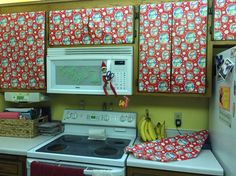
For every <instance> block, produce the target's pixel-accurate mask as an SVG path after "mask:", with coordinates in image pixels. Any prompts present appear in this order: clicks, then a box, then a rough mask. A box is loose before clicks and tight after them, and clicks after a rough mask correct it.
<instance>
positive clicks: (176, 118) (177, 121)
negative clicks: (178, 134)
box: [174, 112, 182, 128]
mask: <svg viewBox="0 0 236 176" xmlns="http://www.w3.org/2000/svg"><path fill="white" fill-rule="evenodd" d="M174 122H175V126H176V127H177V128H178V127H181V125H182V112H175V113H174Z"/></svg>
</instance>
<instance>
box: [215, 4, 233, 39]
mask: <svg viewBox="0 0 236 176" xmlns="http://www.w3.org/2000/svg"><path fill="white" fill-rule="evenodd" d="M235 16H236V0H214V40H236V18H235Z"/></svg>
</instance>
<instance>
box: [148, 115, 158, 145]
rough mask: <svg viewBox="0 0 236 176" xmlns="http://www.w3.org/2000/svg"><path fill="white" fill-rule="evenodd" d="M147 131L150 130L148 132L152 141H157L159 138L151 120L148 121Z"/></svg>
mask: <svg viewBox="0 0 236 176" xmlns="http://www.w3.org/2000/svg"><path fill="white" fill-rule="evenodd" d="M147 130H148V131H147V132H148V134H149V135H150V137H151V139H152V141H154V140H156V138H157V136H156V133H155V130H154V126H153V123H152V121H151V119H149V120H148V126H147Z"/></svg>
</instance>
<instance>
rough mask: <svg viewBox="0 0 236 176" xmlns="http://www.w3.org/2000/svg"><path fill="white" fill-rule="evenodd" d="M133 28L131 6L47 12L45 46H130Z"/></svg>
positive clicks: (132, 9)
mask: <svg viewBox="0 0 236 176" xmlns="http://www.w3.org/2000/svg"><path fill="white" fill-rule="evenodd" d="M133 26H134V8H133V6H122V7H121V6H120V7H107V8H93V9H74V10H58V11H50V13H49V44H50V45H78V44H83V45H84V44H123V43H133Z"/></svg>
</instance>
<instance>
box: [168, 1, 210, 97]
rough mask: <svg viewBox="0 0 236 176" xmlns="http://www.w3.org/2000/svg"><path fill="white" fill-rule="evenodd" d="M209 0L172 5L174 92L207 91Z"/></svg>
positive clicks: (172, 80) (172, 81)
mask: <svg viewBox="0 0 236 176" xmlns="http://www.w3.org/2000/svg"><path fill="white" fill-rule="evenodd" d="M206 31H207V1H205V0H199V1H192V2H176V3H174V5H173V33H172V79H171V89H172V92H178V93H205V79H206V41H207V35H206V34H207V32H206Z"/></svg>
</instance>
